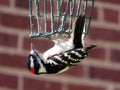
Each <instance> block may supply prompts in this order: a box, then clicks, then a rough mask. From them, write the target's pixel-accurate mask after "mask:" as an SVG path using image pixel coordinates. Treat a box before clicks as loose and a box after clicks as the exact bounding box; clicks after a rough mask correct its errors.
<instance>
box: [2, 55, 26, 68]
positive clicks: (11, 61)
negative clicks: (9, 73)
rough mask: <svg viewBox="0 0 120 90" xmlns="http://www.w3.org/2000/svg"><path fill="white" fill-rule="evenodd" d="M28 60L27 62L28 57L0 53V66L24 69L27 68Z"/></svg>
mask: <svg viewBox="0 0 120 90" xmlns="http://www.w3.org/2000/svg"><path fill="white" fill-rule="evenodd" d="M26 60H27V57H24V56H19V55H10V54H5V53H0V66H7V67H13V68H22V69H23V68H27V67H26Z"/></svg>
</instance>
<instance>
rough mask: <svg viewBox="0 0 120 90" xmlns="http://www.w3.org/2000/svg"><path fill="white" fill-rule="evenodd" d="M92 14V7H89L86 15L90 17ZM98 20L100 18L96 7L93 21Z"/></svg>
mask: <svg viewBox="0 0 120 90" xmlns="http://www.w3.org/2000/svg"><path fill="white" fill-rule="evenodd" d="M90 13H91V7H90V6H88V7H87V9H86V15H87V16H90ZM97 18H98V9H97V8H96V7H94V9H93V13H92V19H93V20H96V19H97Z"/></svg>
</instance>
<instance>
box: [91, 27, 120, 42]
mask: <svg viewBox="0 0 120 90" xmlns="http://www.w3.org/2000/svg"><path fill="white" fill-rule="evenodd" d="M89 36H90V38H91V39H93V40H104V41H112V42H119V41H120V31H116V30H113V29H112V30H111V29H105V28H102V27H101V28H97V27H91V30H90V33H89Z"/></svg>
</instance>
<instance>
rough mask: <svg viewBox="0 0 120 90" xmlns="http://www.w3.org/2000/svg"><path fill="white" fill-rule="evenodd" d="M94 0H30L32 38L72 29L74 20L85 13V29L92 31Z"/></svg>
mask: <svg viewBox="0 0 120 90" xmlns="http://www.w3.org/2000/svg"><path fill="white" fill-rule="evenodd" d="M93 8H94V0H29V12H30V13H29V14H30V29H31V34H30V37H31V38H35V37H50V36H52V35H55V34H60V35H61V34H67V35H69V34H70V33H71V31H72V26H73V20H74V19H75V17H78V16H79V15H80V14H84V15H85V18H86V19H85V23H86V24H85V31H83V33H84V34H85V35H87V34H88V33H89V31H90V23H91V18H92V13H93Z"/></svg>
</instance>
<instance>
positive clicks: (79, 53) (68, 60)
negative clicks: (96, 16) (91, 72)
mask: <svg viewBox="0 0 120 90" xmlns="http://www.w3.org/2000/svg"><path fill="white" fill-rule="evenodd" d="M84 29H85V15H80V16H79V17H78V18H77V19H75V21H74V23H73V27H72V33H71V35H70V38H69V39H68V40H67V41H64V40H61V39H56V40H54V46H53V47H52V48H50V49H48V50H47V51H45V52H44V53H43V54H41V53H39V52H38V51H37V50H36V49H35V47H34V45H33V44H31V51H30V54H29V56H28V59H27V67H28V69H29V70H30V72H31V73H33V74H36V75H40V74H57V73H62V72H65V71H67V70H68V69H70V68H72V67H73V66H75V65H76V64H78V63H79V62H81V61H82V60H83V59H84V58H85V57H86V56H87V55H88V53H89V52H90V51H91V50H92V49H93V48H94V47H96V45H89V46H85V45H84V36H85V35H84V33H83V31H84Z"/></svg>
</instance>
